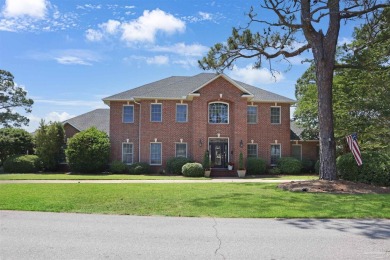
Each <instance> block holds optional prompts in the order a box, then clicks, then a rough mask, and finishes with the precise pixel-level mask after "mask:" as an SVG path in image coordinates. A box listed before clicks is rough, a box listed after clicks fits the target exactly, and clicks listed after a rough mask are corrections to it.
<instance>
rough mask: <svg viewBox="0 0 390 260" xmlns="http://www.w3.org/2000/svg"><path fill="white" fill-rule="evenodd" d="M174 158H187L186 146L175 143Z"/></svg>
mask: <svg viewBox="0 0 390 260" xmlns="http://www.w3.org/2000/svg"><path fill="white" fill-rule="evenodd" d="M175 156H176V157H187V144H184V143H177V144H176V155H175Z"/></svg>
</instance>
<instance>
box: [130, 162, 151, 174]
mask: <svg viewBox="0 0 390 260" xmlns="http://www.w3.org/2000/svg"><path fill="white" fill-rule="evenodd" d="M129 173H130V174H137V175H139V174H148V173H150V165H149V164H148V163H145V162H136V163H133V164H132V165H130V167H129Z"/></svg>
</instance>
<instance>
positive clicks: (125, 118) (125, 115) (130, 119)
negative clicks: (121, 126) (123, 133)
mask: <svg viewBox="0 0 390 260" xmlns="http://www.w3.org/2000/svg"><path fill="white" fill-rule="evenodd" d="M122 122H123V123H134V106H133V105H130V106H129V105H127V106H123V112H122Z"/></svg>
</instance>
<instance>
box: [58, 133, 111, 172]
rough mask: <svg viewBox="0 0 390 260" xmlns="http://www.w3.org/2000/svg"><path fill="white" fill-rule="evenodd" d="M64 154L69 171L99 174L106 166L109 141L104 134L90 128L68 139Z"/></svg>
mask: <svg viewBox="0 0 390 260" xmlns="http://www.w3.org/2000/svg"><path fill="white" fill-rule="evenodd" d="M65 153H66V160H67V162H68V164H69V168H70V170H71V171H73V172H83V173H99V172H102V171H104V170H105V169H106V167H107V165H108V158H109V153H110V141H109V139H108V136H107V134H106V133H104V132H103V131H99V130H98V129H97V128H95V127H91V128H89V129H87V130H85V131H81V132H80V133H77V134H75V135H74V136H73V137H72V138H70V140H69V142H68V147H67V149H66V151H65Z"/></svg>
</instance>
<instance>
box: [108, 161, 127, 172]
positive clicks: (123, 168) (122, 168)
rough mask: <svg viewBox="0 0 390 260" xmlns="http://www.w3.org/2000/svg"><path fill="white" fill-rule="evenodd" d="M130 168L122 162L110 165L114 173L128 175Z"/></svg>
mask: <svg viewBox="0 0 390 260" xmlns="http://www.w3.org/2000/svg"><path fill="white" fill-rule="evenodd" d="M128 170H129V168H128V167H127V165H126V164H125V163H123V162H121V161H113V162H112V163H111V165H110V172H112V173H126V172H128Z"/></svg>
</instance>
